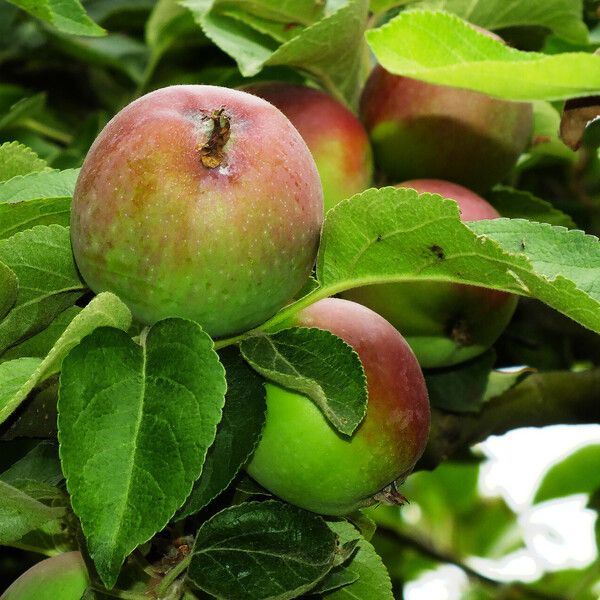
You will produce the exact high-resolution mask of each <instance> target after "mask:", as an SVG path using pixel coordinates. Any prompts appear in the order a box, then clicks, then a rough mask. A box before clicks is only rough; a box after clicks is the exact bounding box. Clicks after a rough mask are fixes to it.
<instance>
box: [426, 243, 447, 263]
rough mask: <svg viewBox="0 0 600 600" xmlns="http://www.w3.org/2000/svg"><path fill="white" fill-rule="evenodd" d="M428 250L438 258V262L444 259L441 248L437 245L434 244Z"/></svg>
mask: <svg viewBox="0 0 600 600" xmlns="http://www.w3.org/2000/svg"><path fill="white" fill-rule="evenodd" d="M429 250H431V252H433V253H434V254H435V255H436V256H437V257H438V259H439V260H444V258H446V254H445V253H444V249H443V248H442V247H441V246H438V245H437V244H434V245H433V246H429Z"/></svg>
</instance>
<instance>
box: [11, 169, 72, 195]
mask: <svg viewBox="0 0 600 600" xmlns="http://www.w3.org/2000/svg"><path fill="white" fill-rule="evenodd" d="M78 176H79V169H65V170H64V171H41V172H40V171H37V172H34V173H28V174H27V175H19V176H17V177H13V178H12V179H10V180H8V181H3V182H0V202H23V201H24V200H38V199H40V198H61V197H72V196H73V192H74V190H75V183H76V181H77V177H78Z"/></svg>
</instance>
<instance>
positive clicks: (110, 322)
mask: <svg viewBox="0 0 600 600" xmlns="http://www.w3.org/2000/svg"><path fill="white" fill-rule="evenodd" d="M130 325H131V313H130V312H129V309H128V308H127V306H125V304H123V302H121V300H119V298H117V296H115V295H114V294H111V293H110V292H102V293H101V294H98V296H96V297H95V298H94V299H93V300H92V301H91V302H90V303H89V304H88V305H87V306H86V307H85V308H84V309H83V310H82V311H81V312H80V313H79V314H78V315H77V316H76V317H75V318H74V319H73V320H72V321H71V323H70V324H69V326H68V327H67V328H66V329H65V331H64V332H63V333H62V335H61V336H60V337H59V338H58V340H57V341H56V343H55V344H54V346H53V347H52V349H51V350H50V352H48V354H47V356H46V357H45V358H44V359H43V360H42V361H41V362H36V359H33V358H30V359H21V358H18V359H16V360H14V361H8V362H5V363H2V364H0V369H2V371H0V372H5V373H7V374H8V375H9V376H10V373H11V368H12V366H13V365H14V368H15V369H16V372H17V373H18V374H19V376H20V375H21V374H23V360H28V361H30V362H29V363H28V364H30V365H31V366H32V367H34V368H33V371H32V372H31V373H30V375H29V377H28V378H27V380H26V381H23V382H22V384H21V386H20V387H19V388H18V389H15V388H14V386H11V390H12V393H11V395H10V396H7V395H6V394H4V393H3V391H0V423H3V422H4V421H6V419H7V418H8V417H9V416H10V415H11V414H12V413H13V412H14V411H15V410H16V409H17V407H18V406H19V404H21V402H23V400H25V398H26V397H27V395H28V394H29V392H31V390H32V389H33V388H34V387H35V386H36V385H39V384H40V383H41V382H42V381H44V380H45V379H47V378H48V377H50V376H51V375H53V374H54V373H58V371H59V370H60V366H61V364H62V361H63V359H64V357H65V356H66V355H67V354H68V353H69V351H70V350H71V348H73V347H75V346H76V345H77V344H78V343H79V342H80V341H81V339H82V338H83V337H85V336H86V335H88V334H89V333H91V332H92V331H94V329H97V328H98V327H105V326H106V327H108V326H112V327H117V328H119V329H122V330H123V331H126V330H127V329H129V327H130Z"/></svg>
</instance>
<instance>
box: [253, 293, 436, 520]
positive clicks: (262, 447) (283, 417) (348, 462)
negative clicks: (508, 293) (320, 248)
mask: <svg viewBox="0 0 600 600" xmlns="http://www.w3.org/2000/svg"><path fill="white" fill-rule="evenodd" d="M296 324H297V325H300V326H304V327H318V328H320V329H326V330H329V331H331V332H332V333H334V334H336V335H337V336H339V337H341V338H342V339H343V340H345V341H346V342H347V343H348V344H349V345H350V346H352V347H353V348H354V350H356V352H357V353H358V355H359V357H360V360H361V361H362V364H363V367H364V369H365V373H366V376H367V386H368V392H369V402H368V408H367V414H366V416H365V418H364V420H363V421H362V423H361V424H360V425H359V427H358V429H357V430H356V431H355V432H354V434H353V435H352V436H351V437H348V436H344V435H341V434H339V433H338V432H337V431H336V430H335V429H334V428H333V426H332V425H330V423H329V422H328V421H327V420H326V418H325V417H324V416H323V413H322V412H321V411H320V410H319V409H318V408H317V406H316V405H315V404H314V403H313V402H312V401H311V400H310V399H309V398H308V397H306V396H304V395H303V394H300V393H297V392H294V391H291V390H288V389H285V388H283V387H281V386H279V385H276V384H273V383H267V385H266V390H267V419H266V425H265V428H264V431H263V435H262V438H261V441H260V442H259V444H258V447H257V449H256V451H255V453H254V456H253V458H252V460H251V461H250V463H249V464H248V466H247V471H248V473H249V474H250V475H251V476H252V477H253V478H254V479H256V481H258V483H260V484H261V485H262V486H263V487H265V488H266V489H268V490H269V491H271V492H272V493H274V494H275V495H277V496H279V497H280V498H283V499H284V500H287V501H288V502H291V503H292V504H296V505H298V506H300V507H302V508H306V509H308V510H312V511H314V512H317V513H321V514H327V515H344V514H348V513H350V512H352V511H354V510H356V509H357V508H360V507H362V506H367V505H369V504H371V503H372V502H373V501H376V498H374V497H376V496H377V494H378V493H380V492H382V490H384V489H385V488H386V487H387V486H389V485H390V484H393V482H394V481H396V480H398V479H400V480H401V479H403V478H404V477H406V475H407V474H408V473H410V471H411V470H412V468H413V467H414V465H415V463H416V462H417V460H418V458H419V457H420V456H421V454H422V453H423V450H424V449H425V444H426V443H427V436H428V433H429V418H430V414H429V400H428V397H427V389H426V387H425V381H424V379H423V374H422V372H421V369H420V368H419V365H418V363H417V360H416V359H415V356H414V354H413V353H412V351H411V349H410V347H409V346H408V344H407V343H406V342H405V340H404V339H403V338H402V336H401V335H400V334H399V333H398V331H396V329H394V328H393V327H392V326H391V325H390V324H389V323H388V322H387V321H386V320H385V319H384V318H382V317H381V316H379V315H378V314H376V313H374V312H373V311H372V310H369V309H368V308H365V307H364V306H361V305H359V304H356V303H355V302H348V301H347V300H341V299H339V298H327V299H325V300H321V301H319V302H317V303H315V304H313V305H312V306H309V307H308V308H305V309H304V310H302V311H301V312H299V313H298V315H297V317H296Z"/></svg>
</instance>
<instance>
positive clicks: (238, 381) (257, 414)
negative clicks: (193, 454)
mask: <svg viewBox="0 0 600 600" xmlns="http://www.w3.org/2000/svg"><path fill="white" fill-rule="evenodd" d="M219 357H220V359H221V362H222V363H223V366H224V367H225V373H226V377H227V394H226V395H225V406H224V407H223V418H222V419H221V422H220V423H219V426H218V427H217V435H216V437H215V441H214V443H213V445H212V446H211V447H210V448H209V449H208V452H207V454H206V460H205V461H204V466H203V467H202V474H201V475H200V479H198V480H197V481H196V482H195V483H194V487H193V488H192V493H191V494H190V495H189V497H188V499H187V500H186V502H185V504H184V505H183V506H182V508H181V509H180V510H179V511H178V513H177V518H178V519H182V518H184V517H186V516H188V515H192V514H195V513H197V512H198V511H199V510H201V509H202V508H204V507H205V506H206V505H207V504H208V503H209V502H210V501H211V500H213V499H214V498H216V496H217V495H218V494H220V493H221V492H222V491H223V490H225V489H226V488H227V487H229V484H230V483H231V482H232V481H233V479H234V477H235V476H236V475H237V474H238V472H239V470H240V469H241V467H242V466H243V465H244V464H245V462H246V461H247V460H248V458H249V457H250V456H251V454H252V453H253V452H254V449H255V448H256V445H257V444H258V441H259V439H260V434H261V432H262V428H263V426H264V423H265V412H266V403H265V390H264V387H263V380H262V377H260V376H258V375H257V374H256V373H255V372H254V371H253V370H252V369H251V368H250V367H249V366H248V365H247V364H246V362H245V361H244V360H243V359H242V357H241V356H240V354H239V352H238V350H237V349H235V348H227V349H225V350H222V351H221V352H220V353H219Z"/></svg>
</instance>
